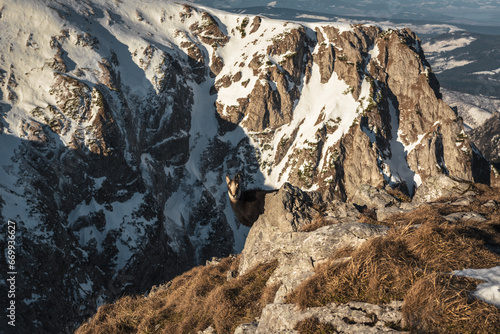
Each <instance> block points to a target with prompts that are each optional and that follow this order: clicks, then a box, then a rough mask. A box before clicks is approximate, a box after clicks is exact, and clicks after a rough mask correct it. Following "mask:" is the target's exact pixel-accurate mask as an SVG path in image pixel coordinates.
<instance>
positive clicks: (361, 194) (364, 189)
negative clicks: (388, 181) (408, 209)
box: [351, 184, 397, 209]
mask: <svg viewBox="0 0 500 334" xmlns="http://www.w3.org/2000/svg"><path fill="white" fill-rule="evenodd" d="M351 202H352V203H354V204H357V205H358V206H361V207H363V206H366V207H368V208H370V209H381V208H385V207H388V206H392V205H394V204H396V203H397V200H396V199H395V198H394V197H393V196H391V195H389V193H388V192H387V191H386V190H385V189H377V188H375V187H372V186H370V185H368V184H362V185H360V186H359V188H358V190H356V192H355V193H354V197H353V198H352V199H351Z"/></svg>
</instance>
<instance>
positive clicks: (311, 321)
mask: <svg viewBox="0 0 500 334" xmlns="http://www.w3.org/2000/svg"><path fill="white" fill-rule="evenodd" d="M294 329H295V330H296V331H299V333H300V334H333V333H337V328H335V326H333V325H331V324H328V323H322V322H320V321H319V319H318V318H316V317H312V318H306V319H304V320H301V321H299V322H297V324H296V325H295V327H294Z"/></svg>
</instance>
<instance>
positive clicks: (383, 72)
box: [0, 0, 498, 332]
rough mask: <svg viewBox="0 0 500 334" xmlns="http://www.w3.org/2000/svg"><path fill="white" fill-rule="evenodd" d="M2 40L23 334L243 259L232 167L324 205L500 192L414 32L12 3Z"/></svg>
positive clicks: (259, 183) (0, 199)
mask: <svg viewBox="0 0 500 334" xmlns="http://www.w3.org/2000/svg"><path fill="white" fill-rule="evenodd" d="M0 29H1V30H2V36H1V39H0V50H1V51H0V86H1V93H0V98H1V101H0V133H1V134H0V152H1V154H0V167H1V168H0V175H1V176H0V216H1V219H2V221H4V222H7V221H12V222H14V223H15V224H16V228H17V230H16V233H17V234H16V237H17V239H16V240H17V243H18V247H17V256H18V263H17V270H18V275H19V277H21V276H22V280H18V281H17V294H16V302H17V305H19V308H18V310H19V314H18V317H19V319H18V320H19V323H23V326H26V331H28V332H61V331H70V330H71V329H72V328H74V326H75V325H76V324H78V323H79V322H81V321H82V320H83V319H85V318H86V317H88V316H89V315H91V314H93V313H94V312H95V310H96V307H97V306H99V305H102V304H103V303H104V302H106V301H109V300H112V299H113V298H115V297H116V296H118V295H122V294H123V293H131V292H134V293H136V292H144V291H146V290H148V289H149V288H150V286H152V285H153V284H158V283H160V282H163V281H165V280H167V279H169V278H172V277H173V276H175V275H177V274H180V273H181V272H183V271H185V270H186V269H188V268H190V267H192V266H193V265H195V264H199V263H203V262H204V261H205V260H206V259H209V258H212V257H214V256H218V257H220V256H226V255H228V254H230V253H232V252H240V251H241V250H242V249H243V246H244V242H245V238H246V235H247V234H248V228H247V227H245V226H242V225H240V224H239V223H238V222H237V221H236V219H235V216H234V214H233V212H232V211H231V208H230V205H229V200H228V198H227V188H226V184H225V175H226V174H230V175H234V174H235V173H236V172H240V174H241V175H242V179H243V180H244V182H245V188H246V189H251V188H252V187H259V188H264V189H272V188H274V189H277V188H280V187H281V186H282V185H283V184H285V182H290V183H292V184H294V185H295V186H298V187H300V188H302V189H305V190H316V191H318V192H319V193H320V194H321V195H322V196H323V198H324V199H326V200H328V199H340V200H349V199H352V197H353V196H354V195H355V192H356V190H357V188H358V186H359V185H360V184H368V185H371V186H373V187H378V188H382V187H385V186H389V187H392V188H398V189H400V190H401V191H402V192H405V193H406V194H407V195H410V196H411V195H412V194H413V193H414V192H415V189H416V188H417V187H418V186H419V185H420V184H421V182H422V181H424V180H426V179H428V178H429V177H432V176H434V175H437V174H449V175H451V176H454V177H458V178H461V179H464V180H468V181H472V180H475V179H476V180H482V181H484V182H486V183H490V182H498V180H497V179H498V174H495V173H493V172H490V167H489V164H488V163H487V161H486V160H484V158H482V157H481V156H480V154H479V152H477V150H475V148H474V147H473V145H471V143H470V140H469V138H468V136H467V135H466V134H465V132H464V130H463V126H462V121H461V119H460V118H459V117H458V116H457V115H456V113H455V112H454V111H453V110H452V109H451V108H450V107H449V106H448V105H447V104H446V103H444V102H443V101H442V100H441V98H440V93H439V84H438V82H437V80H436V78H435V76H434V74H433V72H432V70H431V68H430V66H429V64H428V63H427V61H426V60H425V57H424V53H423V51H422V48H421V46H420V40H419V39H418V38H417V37H416V36H415V34H414V33H413V32H411V31H409V30H406V29H405V30H392V29H389V28H386V27H377V26H366V25H349V24H346V23H326V22H325V23H300V22H285V21H280V20H272V19H268V18H265V17H259V16H245V15H242V14H230V13H226V12H223V11H218V10H212V9H209V8H204V7H192V6H190V5H187V4H179V3H173V2H169V1H162V2H157V1H155V2H150V1H143V2H141V3H140V4H138V3H136V2H134V1H131V0H115V1H111V0H109V1H108V0H90V1H85V2H75V1H69V0H60V1H48V0H45V1H35V0H20V1H16V2H12V1H11V2H8V3H6V4H5V5H2V6H1V8H0ZM490 174H491V175H490ZM490 176H491V178H492V179H491V180H493V181H491V180H490ZM6 240H7V239H6V237H3V238H2V240H0V243H1V244H2V246H5V244H6ZM3 249H6V246H5V247H4V248H3ZM3 261H4V260H2V263H4V262H3ZM0 283H1V284H2V285H4V284H7V283H6V281H5V280H2V281H1V282H0ZM21 305H22V307H21ZM21 309H22V310H23V311H22V312H21ZM33 318H36V319H37V320H36V321H31V319H33Z"/></svg>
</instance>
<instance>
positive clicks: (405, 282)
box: [287, 208, 500, 333]
mask: <svg viewBox="0 0 500 334" xmlns="http://www.w3.org/2000/svg"><path fill="white" fill-rule="evenodd" d="M432 210H435V209H432V208H423V209H422V210H421V211H420V213H419V214H416V215H415V214H414V213H413V214H412V216H407V217H405V222H406V223H407V225H406V226H397V227H395V228H393V229H391V230H390V231H389V233H388V234H387V235H386V236H384V237H380V238H376V239H372V240H370V241H367V242H365V243H364V244H363V245H361V247H359V248H357V249H354V250H352V249H351V250H349V249H343V250H342V252H340V253H337V254H336V255H335V256H334V257H333V258H332V259H331V260H330V262H328V263H326V264H324V265H322V266H319V267H318V268H317V270H316V274H315V275H314V276H313V277H311V278H310V279H308V280H307V281H305V282H304V283H302V284H301V285H300V286H299V287H298V288H297V289H296V290H295V291H294V292H292V293H291V294H290V295H289V296H288V297H287V301H288V302H292V303H296V304H298V305H299V306H300V307H301V308H305V307H313V306H322V305H326V304H328V303H331V302H335V303H346V302H348V301H362V302H369V303H373V304H381V303H388V302H390V301H391V300H404V301H405V304H404V309H403V315H404V318H405V320H406V322H407V326H408V327H409V329H410V330H411V331H414V332H436V333H438V332H441V333H443V332H449V333H466V332H468V331H469V332H470V331H471V328H473V329H474V331H476V332H485V333H487V332H495V330H496V329H498V328H499V326H500V320H499V319H500V311H499V309H498V308H496V307H494V306H492V305H489V304H486V303H484V302H482V301H480V300H476V299H473V298H471V297H470V294H468V293H467V291H471V290H474V289H475V285H476V281H474V280H471V279H467V278H463V277H460V278H458V277H453V276H452V275H451V272H452V271H453V270H459V269H464V268H489V267H493V266H497V265H498V263H499V262H500V256H499V255H498V254H496V253H494V252H492V251H491V250H490V249H492V247H491V246H495V247H497V249H498V246H499V243H498V236H497V235H498V233H497V232H496V231H495V229H494V228H493V226H495V222H494V221H492V220H490V221H488V222H486V223H455V224H451V223H448V222H446V221H443V219H442V218H441V216H440V215H439V214H436V213H437V212H435V211H432ZM437 210H439V209H437ZM400 218H401V217H400ZM399 224H401V222H400V223H399ZM413 224H421V225H419V227H418V228H416V227H415V226H413ZM487 246H488V247H487ZM467 328H468V330H467Z"/></svg>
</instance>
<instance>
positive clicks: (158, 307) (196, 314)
mask: <svg viewBox="0 0 500 334" xmlns="http://www.w3.org/2000/svg"><path fill="white" fill-rule="evenodd" d="M238 261H239V258H237V259H236V260H235V259H233V258H226V259H223V260H222V261H221V262H220V263H219V264H216V265H207V266H200V267H196V268H193V269H192V270H190V271H188V272H186V273H184V274H183V275H181V276H178V277H176V278H174V279H173V280H172V281H171V283H170V284H169V285H168V288H165V289H159V290H157V291H156V292H154V293H152V294H150V296H149V297H144V296H125V297H123V298H121V299H119V300H118V301H116V302H115V303H113V304H108V305H103V306H101V307H100V308H99V309H98V311H97V314H96V315H95V316H94V317H93V318H91V319H89V321H87V322H86V323H84V324H83V325H82V326H81V327H80V328H79V329H78V330H77V332H76V333H79V334H83V333H104V334H106V333H110V334H111V333H169V334H170V333H193V332H194V333H196V332H197V331H200V330H204V329H206V328H208V327H209V326H211V325H212V326H213V327H214V328H215V330H216V331H217V333H227V332H230V331H231V330H233V329H234V328H235V327H237V326H238V325H239V324H241V323H245V322H249V321H252V320H254V319H255V317H257V316H259V315H260V312H261V311H262V308H263V307H264V306H265V305H266V304H267V303H269V302H270V301H272V299H273V298H274V295H275V293H276V291H277V286H266V283H267V281H268V279H269V277H270V276H271V274H272V273H273V271H274V269H275V268H276V266H277V263H266V264H261V265H258V266H256V267H255V268H253V269H252V270H251V271H250V272H249V273H247V274H246V275H243V276H240V277H237V278H235V279H232V280H230V281H227V276H226V273H227V271H228V270H236V269H237V268H238Z"/></svg>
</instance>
